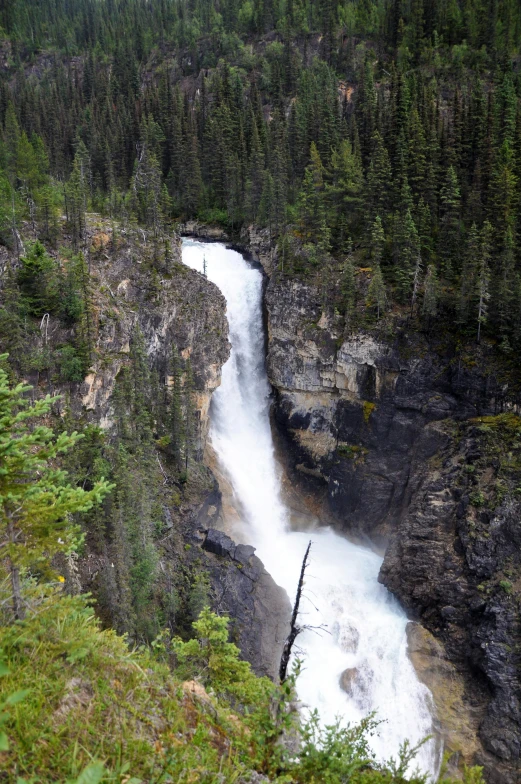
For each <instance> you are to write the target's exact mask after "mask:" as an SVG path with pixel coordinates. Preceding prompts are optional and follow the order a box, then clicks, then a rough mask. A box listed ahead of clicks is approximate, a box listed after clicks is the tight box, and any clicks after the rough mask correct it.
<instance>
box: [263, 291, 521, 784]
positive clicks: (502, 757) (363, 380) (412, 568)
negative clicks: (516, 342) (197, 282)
mask: <svg viewBox="0 0 521 784" xmlns="http://www.w3.org/2000/svg"><path fill="white" fill-rule="evenodd" d="M322 302H323V298H322V297H321V295H320V292H319V291H318V289H316V288H314V287H313V286H310V285H307V284H305V283H303V282H301V281H296V280H293V279H289V280H288V279H287V278H286V279H281V278H277V276H272V278H271V280H270V282H269V285H268V288H267V292H266V307H267V314H268V330H269V347H268V372H269V377H270V380H271V382H272V384H273V386H274V388H275V391H276V398H275V406H274V412H273V418H274V422H275V424H276V428H277V432H278V437H279V442H280V444H281V447H282V450H283V454H284V457H285V461H286V464H287V467H288V471H289V474H290V476H291V478H292V480H293V481H294V482H295V483H296V484H297V485H298V486H300V488H301V489H302V495H303V496H305V497H308V499H309V502H310V504H312V508H313V510H314V511H315V512H316V510H317V509H318V510H319V514H320V516H321V517H322V519H327V520H329V521H330V522H331V523H333V524H334V525H335V526H336V527H337V528H338V529H339V530H341V531H346V532H349V533H352V534H355V535H361V536H368V537H370V538H371V539H372V540H373V541H376V542H381V543H382V544H385V545H387V550H386V554H385V560H384V563H383V566H382V570H381V574H380V580H381V581H382V582H383V583H384V584H385V585H386V586H387V587H388V588H389V589H390V590H391V591H392V592H393V593H394V594H395V595H396V596H397V597H398V598H399V599H400V601H401V602H402V604H403V605H404V606H405V607H406V608H407V610H408V611H409V613H410V614H411V616H412V617H414V618H417V619H418V620H420V621H421V623H422V624H423V626H425V627H426V629H427V630H428V631H429V632H430V633H431V634H432V635H434V638H435V641H436V643H437V644H439V645H440V646H441V647H440V650H441V651H443V658H444V661H446V663H447V668H448V669H447V668H445V669H447V672H448V670H449V669H450V668H451V667H452V668H453V670H451V672H452V673H453V674H452V675H451V676H450V677H453V676H454V677H456V675H457V678H458V679H459V681H458V682H459V683H460V687H458V700H459V703H458V704H459V708H458V711H459V712H460V713H461V711H466V712H467V715H468V716H471V717H472V721H470V723H469V726H468V727H467V729H466V731H465V733H463V736H462V737H461V738H460V739H459V740H458V739H457V738H456V740H454V733H453V732H452V730H451V732H452V735H453V741H454V743H453V747H452V750H453V751H454V752H455V759H459V760H460V761H463V760H465V761H467V762H472V761H475V762H478V763H480V764H483V765H484V766H485V769H486V779H487V782H490V784H514V783H515V784H519V772H518V771H519V769H520V743H521V715H520V707H519V706H520V700H521V685H520V673H521V660H520V657H521V629H520V621H519V618H520V615H521V612H520V610H521V600H520V599H521V596H520V595H521V522H520V520H521V500H520V498H519V493H518V492H517V490H516V488H517V487H519V486H520V485H521V481H520V478H519V474H520V469H519V468H518V467H516V466H517V465H521V455H519V454H518V453H519V451H520V447H519V445H518V446H516V444H515V443H513V445H511V446H509V447H508V448H507V447H506V444H505V442H504V439H503V441H502V440H501V439H502V438H503V436H501V438H500V439H499V441H498V443H497V444H496V445H495V447H494V448H493V449H491V448H490V447H491V443H490V437H489V436H488V435H487V428H486V427H485V428H484V429H483V428H482V427H481V424H480V422H479V421H478V420H476V419H475V418H477V417H480V416H483V415H496V414H498V413H500V412H501V411H502V410H504V409H505V407H507V408H508V407H509V406H510V407H511V406H512V405H513V404H519V400H518V397H517V396H516V395H517V392H516V390H515V389H509V387H508V384H507V383H505V382H504V380H498V379H499V374H498V377H496V376H495V375H494V372H493V371H492V370H491V367H493V362H492V361H490V360H491V351H489V353H488V354H487V353H486V352H487V351H488V349H486V348H479V349H478V348H476V352H481V355H480V359H479V361H478V360H476V361H473V362H467V363H466V362H463V361H462V360H461V358H460V357H458V355H457V352H456V349H455V347H451V346H450V345H441V344H440V343H436V336H429V337H427V336H425V335H423V334H420V333H418V332H416V331H415V330H414V329H412V328H410V326H408V325H407V323H406V322H403V323H402V324H399V323H397V324H395V333H394V336H393V337H392V338H389V337H384V336H383V335H381V334H378V332H377V331H376V330H373V331H370V330H360V331H359V332H354V333H353V334H346V333H345V332H344V324H343V320H342V319H341V318H339V317H338V315H336V314H334V313H332V312H326V311H324V309H323V307H322ZM519 441H520V443H521V439H520V440H519ZM509 449H513V450H514V452H515V450H516V449H517V450H518V451H517V452H516V453H515V454H518V463H517V464H515V459H513V462H514V464H515V465H514V468H513V471H512V475H511V476H510V477H509V475H508V474H507V473H506V472H505V470H504V464H505V458H506V454H505V453H507V452H508V450H509ZM507 462H508V461H507ZM516 472H517V473H516ZM434 638H433V639H434ZM445 669H444V668H442V670H443V672H445ZM443 672H438V675H439V676H440V680H441V682H443V678H444V675H443ZM445 675H447V673H445ZM447 677H449V676H448V675H447ZM433 688H434V689H435V687H433ZM437 688H439V690H440V694H441V693H442V692H443V691H444V693H445V697H443V699H444V700H445V703H444V704H445V705H446V706H448V705H449V704H450V699H451V689H450V684H449V685H447V684H445V686H444V687H443V688H442V687H441V686H438V687H437ZM435 697H436V694H435ZM440 699H441V700H442V701H443V699H442V697H440ZM447 710H448V708H447ZM448 713H450V711H448ZM450 715H451V716H452V719H451V720H452V721H453V723H454V721H455V720H456V719H455V715H454V714H450ZM458 743H462V744H464V746H465V748H460V749H459V750H458V749H457V748H456V746H457V744H458Z"/></svg>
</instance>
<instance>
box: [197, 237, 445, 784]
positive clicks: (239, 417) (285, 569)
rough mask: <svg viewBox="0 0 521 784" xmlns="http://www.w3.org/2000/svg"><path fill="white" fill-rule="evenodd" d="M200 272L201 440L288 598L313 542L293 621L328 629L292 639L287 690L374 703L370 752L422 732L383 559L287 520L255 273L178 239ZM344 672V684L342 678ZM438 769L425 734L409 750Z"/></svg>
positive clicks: (250, 538)
mask: <svg viewBox="0 0 521 784" xmlns="http://www.w3.org/2000/svg"><path fill="white" fill-rule="evenodd" d="M203 260H205V261H206V269H207V275H208V278H209V279H210V280H211V281H213V282H214V283H215V284H216V285H217V286H218V287H219V289H220V290H221V291H222V293H223V294H224V296H225V298H226V302H227V317H228V323H229V327H230V343H231V345H232V350H231V355H230V358H229V360H228V362H227V363H226V364H225V366H224V367H223V370H222V383H221V386H220V387H219V389H217V390H216V392H215V393H214V395H213V399H212V405H211V413H210V416H211V423H210V439H211V443H212V446H213V448H214V450H215V453H216V455H217V458H218V460H219V463H220V465H221V467H222V469H223V471H224V473H226V475H227V476H228V478H229V480H230V483H231V486H232V488H233V492H234V495H235V498H236V504H237V507H238V508H239V509H240V513H241V516H242V523H243V528H242V530H243V531H244V539H245V543H247V544H252V545H254V546H255V547H256V548H257V554H258V555H259V557H260V558H261V559H262V561H263V562H264V565H265V566H266V569H267V570H268V571H269V572H270V574H271V575H272V576H273V578H274V579H275V581H276V582H277V583H278V584H279V585H281V586H282V587H283V588H285V589H286V591H287V592H288V595H289V597H290V599H291V600H292V601H293V598H294V595H295V591H296V586H297V582H298V577H299V573H300V567H301V563H302V558H303V555H304V551H305V548H306V546H307V543H308V541H309V539H310V536H311V539H312V541H313V546H312V550H311V558H310V564H309V568H308V572H307V574H306V590H305V596H304V599H303V602H302V605H301V610H302V616H301V620H302V622H304V623H306V624H308V625H310V626H314V627H320V626H324V627H325V628H326V629H327V632H326V631H322V632H321V633H319V634H317V633H315V632H313V631H306V632H304V633H303V634H302V635H301V636H299V638H298V646H299V648H300V650H301V652H302V654H301V655H302V658H303V660H304V669H303V672H302V673H301V675H300V677H299V679H298V683H297V688H298V693H299V697H300V699H301V700H302V702H303V703H304V704H305V705H307V706H309V707H310V708H317V709H318V710H319V713H320V716H321V719H322V721H323V722H324V723H332V722H333V721H334V720H335V718H336V717H338V716H340V717H342V718H343V719H344V720H345V721H349V722H356V721H359V720H360V719H362V718H363V717H365V716H367V714H368V713H371V712H373V711H374V712H376V716H377V718H378V719H380V720H382V723H381V725H380V726H379V731H378V734H377V735H376V736H374V737H373V738H372V739H371V743H372V747H373V749H374V751H375V753H376V754H377V756H378V758H379V759H382V760H383V759H388V758H389V757H390V756H396V754H397V752H398V750H399V747H400V744H401V743H402V742H403V741H404V740H405V739H409V740H410V741H411V742H412V743H413V744H415V743H418V742H419V741H420V740H422V739H423V738H424V737H426V736H427V735H429V734H430V733H431V732H432V729H433V724H432V713H431V705H432V698H431V695H430V692H429V690H428V689H427V688H426V687H425V686H424V685H422V684H421V683H420V682H419V680H418V678H417V676H416V673H415V671H414V668H413V666H412V664H411V662H410V660H409V657H408V655H407V642H406V632H405V629H406V624H407V617H406V615H405V613H404V611H403V610H402V608H401V607H400V606H399V604H398V603H397V602H396V600H395V599H394V598H393V597H392V596H391V594H390V593H389V592H388V591H387V589H386V588H384V586H382V585H380V584H379V583H378V579H377V578H378V572H379V569H380V565H381V562H382V559H381V557H380V556H379V555H377V554H376V553H374V552H372V551H371V550H370V549H367V548H364V547H361V546H359V545H355V544H353V543H352V542H350V541H348V540H347V539H345V538H343V537H341V536H339V535H338V534H336V533H334V532H333V531H331V530H330V529H328V528H319V529H317V530H315V531H313V532H312V534H311V535H310V534H309V532H308V533H303V532H295V531H291V530H290V526H289V511H288V509H287V508H286V507H285V505H284V503H283V502H282V500H281V488H280V478H279V473H278V470H277V463H276V460H275V450H274V444H273V439H272V434H271V429H270V422H269V405H270V399H269V396H270V386H269V383H268V379H267V376H266V369H265V362H264V331H263V323H262V275H261V273H260V271H259V270H256V269H254V268H253V267H252V266H251V265H250V264H248V263H247V262H246V261H245V260H244V258H243V257H242V256H241V255H240V254H239V253H237V252H235V251H233V250H230V249H228V248H226V247H225V246H224V245H221V244H218V243H200V242H195V241H193V240H185V241H184V242H183V261H184V263H185V264H187V265H188V266H190V267H192V268H193V269H196V270H198V271H199V272H202V271H203ZM346 670H347V671H348V672H347V673H346V674H345V675H344V680H345V685H346V686H347V689H348V691H347V692H346V691H345V690H344V689H342V688H341V687H340V677H341V675H342V673H345V672H346ZM416 764H417V765H418V766H419V767H420V768H421V769H422V770H423V771H424V772H427V773H429V774H432V775H433V776H434V775H435V773H436V772H437V769H438V766H439V753H438V751H437V747H436V743H435V741H434V740H432V741H429V742H428V743H427V744H425V745H424V746H423V747H422V749H421V750H420V753H419V755H418V757H417V759H416V763H415V765H416Z"/></svg>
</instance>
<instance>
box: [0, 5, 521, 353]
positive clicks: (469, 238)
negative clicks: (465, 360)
mask: <svg viewBox="0 0 521 784" xmlns="http://www.w3.org/2000/svg"><path fill="white" fill-rule="evenodd" d="M0 22H1V24H2V27H3V30H4V36H5V37H4V39H3V44H2V50H1V52H2V58H3V60H4V64H5V65H4V68H3V69H2V73H1V81H0V124H1V127H2V148H1V156H0V160H1V162H2V169H3V175H2V178H1V182H0V193H1V196H0V200H1V204H0V210H1V215H0V218H1V221H0V222H1V236H2V240H3V242H5V243H6V244H8V245H11V246H12V245H13V244H14V245H15V246H16V244H17V243H18V241H19V240H18V238H17V233H18V226H19V224H20V222H22V221H24V220H25V221H28V220H29V221H31V222H32V223H33V225H34V226H35V227H36V230H37V232H38V233H39V235H40V237H41V238H42V239H43V240H45V241H51V242H52V241H54V242H56V241H57V234H58V227H57V218H58V217H59V216H60V215H61V214H62V212H65V214H66V215H67V219H68V222H69V231H70V235H71V237H72V240H73V243H74V244H75V246H76V247H77V248H79V247H80V245H81V236H82V232H83V230H84V215H85V212H86V211H87V210H94V211H99V212H102V213H105V214H106V215H108V216H111V217H112V218H114V219H117V220H136V221H138V222H139V223H141V224H142V225H144V226H146V227H147V228H148V229H149V230H150V232H151V233H152V235H153V236H159V235H160V234H161V232H162V231H163V229H164V228H165V227H168V226H169V224H170V223H171V222H172V221H175V220H180V219H186V218H192V217H198V218H200V219H202V220H205V221H213V222H220V223H221V224H223V225H225V226H226V227H227V228H228V229H230V230H232V231H233V230H239V229H240V227H241V226H242V225H244V224H254V225H257V226H260V227H269V229H270V232H271V235H272V237H273V239H274V241H275V240H277V239H278V240H279V241H280V244H279V249H280V253H279V255H280V258H281V268H282V269H283V270H284V272H285V273H287V274H297V275H303V276H305V275H313V274H315V273H316V272H317V271H318V272H320V271H321V270H322V269H323V268H325V267H326V266H327V265H328V262H329V261H330V260H331V259H336V260H337V261H338V262H340V263H341V269H342V270H343V277H344V280H343V286H342V291H343V295H342V297H343V301H342V302H341V303H340V307H341V309H343V310H344V311H346V313H347V315H348V316H349V312H350V311H351V310H352V308H353V305H354V298H355V296H356V288H357V287H356V280H355V278H356V273H357V270H358V268H360V267H364V268H369V269H370V272H371V274H370V284H369V290H368V291H367V297H366V299H365V302H364V305H366V306H367V307H368V308H369V309H370V312H371V313H373V314H374V315H375V316H376V317H378V318H379V317H380V316H381V315H382V313H383V312H385V311H386V310H387V309H388V308H390V307H391V306H392V305H393V304H396V303H398V304H400V303H401V305H403V306H404V307H405V308H410V309H411V311H413V312H415V313H416V314H417V315H418V316H419V317H420V318H421V319H422V320H423V323H424V324H425V325H427V326H428V325H429V324H432V320H433V318H434V317H435V316H436V314H437V313H440V312H443V313H444V314H445V315H447V312H448V314H449V315H450V318H451V320H453V321H454V323H455V325H456V326H457V327H458V329H460V330H461V331H462V334H463V336H466V337H467V338H468V339H471V338H472V339H474V340H478V341H479V340H480V339H481V337H482V336H483V334H487V335H489V336H491V337H494V338H495V339H496V340H497V341H498V343H499V344H500V346H501V349H502V350H503V351H504V352H507V353H508V352H510V351H511V350H512V349H513V348H514V347H515V346H516V345H518V343H519V341H520V339H521V333H520V324H521V319H520V318H519V316H520V312H521V278H520V271H521V266H520V265H521V234H520V232H521V102H520V93H521V61H520V56H521V9H520V7H519V4H518V3H517V2H516V1H515V0H443V2H441V1H440V2H434V0H408V1H406V0H358V1H353V0H343V2H340V3H339V4H338V5H336V4H334V3H333V2H332V0H321V2H318V3H311V2H301V0H287V2H271V1H270V2H263V1H262V0H253V1H252V0H247V1H246V2H244V3H242V4H241V3H239V2H237V0H223V1H222V2H215V0H204V1H203V0H201V1H200V2H189V3H188V2H183V1H181V2H179V1H178V0H175V1H174V0H162V1H161V2H157V3H152V4H150V3H147V2H145V0H107V2H98V0H76V1H75V2H71V1H70V0H69V1H68V2H65V0H62V1H61V2H60V1H59V0H53V1H52V2H51V0H46V1H45V2H42V3H38V4H33V3H25V2H21V0H19V2H13V3H9V4H7V6H4V10H3V11H2V12H1V16H0Z"/></svg>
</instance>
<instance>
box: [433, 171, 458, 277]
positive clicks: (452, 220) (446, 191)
mask: <svg viewBox="0 0 521 784" xmlns="http://www.w3.org/2000/svg"><path fill="white" fill-rule="evenodd" d="M440 202H441V223H440V233H439V238H438V255H439V257H440V259H441V265H442V272H443V274H444V275H445V277H447V278H451V277H452V275H453V273H454V270H455V265H456V263H457V261H458V258H459V250H460V207H461V194H460V188H459V184H458V178H457V176H456V172H455V170H454V167H453V166H450V167H449V169H448V171H447V175H446V178H445V182H444V184H443V187H442V189H441V192H440Z"/></svg>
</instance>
